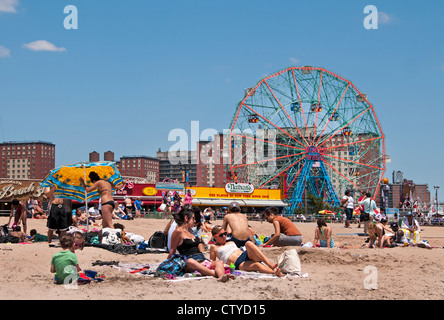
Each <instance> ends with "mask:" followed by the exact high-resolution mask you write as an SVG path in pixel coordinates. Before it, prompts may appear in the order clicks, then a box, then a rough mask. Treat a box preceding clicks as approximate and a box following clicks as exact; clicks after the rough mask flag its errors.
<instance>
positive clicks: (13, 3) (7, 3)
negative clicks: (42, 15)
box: [0, 0, 19, 13]
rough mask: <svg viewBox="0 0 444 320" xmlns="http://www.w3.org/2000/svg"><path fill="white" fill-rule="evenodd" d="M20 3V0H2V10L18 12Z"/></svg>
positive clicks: (0, 3)
mask: <svg viewBox="0 0 444 320" xmlns="http://www.w3.org/2000/svg"><path fill="white" fill-rule="evenodd" d="M18 5H19V2H18V0H0V12H9V13H16V12H17V10H16V7H17V6H18Z"/></svg>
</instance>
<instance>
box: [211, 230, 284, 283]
mask: <svg viewBox="0 0 444 320" xmlns="http://www.w3.org/2000/svg"><path fill="white" fill-rule="evenodd" d="M211 233H212V234H213V239H214V241H215V242H216V244H214V245H211V247H210V260H211V261H223V263H225V264H228V265H229V264H231V263H233V264H234V265H235V267H236V270H243V271H258V272H262V273H269V274H276V275H277V276H279V277H282V276H283V274H282V272H281V270H280V269H279V268H278V266H277V264H273V263H272V262H271V261H270V260H269V259H268V258H267V257H266V256H265V255H264V254H263V253H262V251H261V250H260V249H259V248H258V247H257V246H256V245H255V244H254V243H253V242H252V241H248V242H246V243H245V247H242V248H245V250H243V249H240V248H238V247H237V246H236V244H235V243H234V242H233V241H229V242H227V232H226V231H225V230H224V229H222V227H221V226H215V227H214V228H213V229H212V230H211ZM216 258H217V259H219V260H216ZM262 262H263V263H265V265H264V264H263V263H262Z"/></svg>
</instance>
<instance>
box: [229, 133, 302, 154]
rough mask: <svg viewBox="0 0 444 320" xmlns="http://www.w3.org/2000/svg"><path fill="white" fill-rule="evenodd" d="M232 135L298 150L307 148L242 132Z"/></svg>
mask: <svg viewBox="0 0 444 320" xmlns="http://www.w3.org/2000/svg"><path fill="white" fill-rule="evenodd" d="M232 135H233V136H236V137H240V138H245V139H250V140H254V141H260V142H265V143H268V144H273V145H277V146H281V147H286V148H291V149H296V150H305V149H304V148H298V147H295V146H291V145H288V144H283V143H279V142H275V141H270V140H264V139H259V138H255V137H250V136H246V135H242V134H237V133H233V134H232Z"/></svg>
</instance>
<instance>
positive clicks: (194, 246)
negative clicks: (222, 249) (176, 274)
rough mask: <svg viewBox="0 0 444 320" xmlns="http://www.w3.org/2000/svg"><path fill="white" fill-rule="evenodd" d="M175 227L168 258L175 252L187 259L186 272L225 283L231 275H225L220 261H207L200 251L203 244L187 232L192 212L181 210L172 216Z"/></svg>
mask: <svg viewBox="0 0 444 320" xmlns="http://www.w3.org/2000/svg"><path fill="white" fill-rule="evenodd" d="M174 220H175V221H176V223H177V227H176V229H175V230H174V232H173V234H172V235H171V249H170V253H169V254H168V258H171V257H172V256H173V254H175V253H176V250H177V251H178V252H179V253H180V254H183V255H185V256H186V257H187V262H186V272H193V271H198V272H200V273H201V274H202V275H203V276H213V277H216V278H217V279H218V280H220V281H222V282H225V281H228V280H229V279H230V278H233V276H232V275H229V274H225V268H224V265H223V264H222V261H209V260H208V259H206V258H205V256H204V255H203V253H202V251H203V250H204V244H203V243H202V240H200V238H196V237H195V236H194V235H193V234H192V233H191V232H190V231H189V230H190V229H191V228H192V227H194V211H193V210H190V209H182V210H180V211H179V212H177V213H175V214H174Z"/></svg>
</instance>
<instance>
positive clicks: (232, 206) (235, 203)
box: [228, 201, 240, 210]
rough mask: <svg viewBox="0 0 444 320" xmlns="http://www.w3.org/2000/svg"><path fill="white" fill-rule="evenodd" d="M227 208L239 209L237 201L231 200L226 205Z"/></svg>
mask: <svg viewBox="0 0 444 320" xmlns="http://www.w3.org/2000/svg"><path fill="white" fill-rule="evenodd" d="M228 208H229V209H230V210H233V209H238V210H239V209H240V205H239V203H237V202H236V201H233V202H231V203H230V205H229V206H228Z"/></svg>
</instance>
